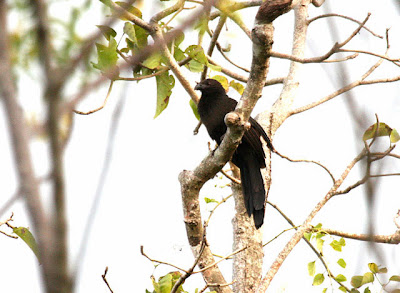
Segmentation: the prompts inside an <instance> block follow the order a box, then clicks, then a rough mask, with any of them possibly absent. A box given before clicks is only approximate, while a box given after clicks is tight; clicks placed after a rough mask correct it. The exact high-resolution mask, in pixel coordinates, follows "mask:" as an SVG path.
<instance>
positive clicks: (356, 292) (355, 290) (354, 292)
mask: <svg viewBox="0 0 400 293" xmlns="http://www.w3.org/2000/svg"><path fill="white" fill-rule="evenodd" d="M350 293H360V291H358V290H357V289H354V288H352V289H351V290H350Z"/></svg>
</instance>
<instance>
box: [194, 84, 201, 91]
mask: <svg viewBox="0 0 400 293" xmlns="http://www.w3.org/2000/svg"><path fill="white" fill-rule="evenodd" d="M194 89H195V90H201V89H202V84H201V83H198V84H196V86H195V87H194Z"/></svg>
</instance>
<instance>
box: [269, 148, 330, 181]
mask: <svg viewBox="0 0 400 293" xmlns="http://www.w3.org/2000/svg"><path fill="white" fill-rule="evenodd" d="M275 153H276V154H277V155H279V156H280V157H281V158H284V159H286V160H288V161H290V162H300V163H313V164H316V165H318V166H320V167H321V168H323V169H324V170H325V171H326V172H327V173H328V174H329V176H330V177H331V179H332V182H333V183H335V180H336V179H335V177H334V176H333V174H332V173H331V171H329V169H328V168H327V167H325V166H324V165H323V164H321V163H320V162H317V161H313V160H305V159H291V158H289V157H287V156H285V155H282V154H281V153H279V152H278V151H275Z"/></svg>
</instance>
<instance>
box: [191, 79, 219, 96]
mask: <svg viewBox="0 0 400 293" xmlns="http://www.w3.org/2000/svg"><path fill="white" fill-rule="evenodd" d="M194 89H195V90H199V91H201V93H202V94H224V95H225V93H226V92H225V89H224V87H223V86H222V85H221V84H220V83H219V82H218V81H217V80H215V79H211V78H208V79H205V80H203V81H202V82H200V83H198V84H197V85H196V86H195V87H194Z"/></svg>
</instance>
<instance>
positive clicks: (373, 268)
mask: <svg viewBox="0 0 400 293" xmlns="http://www.w3.org/2000/svg"><path fill="white" fill-rule="evenodd" d="M368 268H369V270H370V271H371V272H373V273H374V274H376V273H377V272H378V271H379V268H378V265H377V264H376V263H373V262H371V263H369V264H368Z"/></svg>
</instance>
